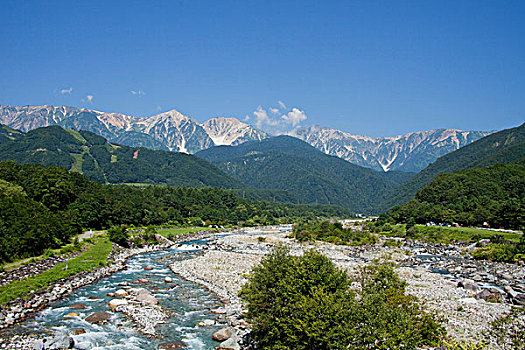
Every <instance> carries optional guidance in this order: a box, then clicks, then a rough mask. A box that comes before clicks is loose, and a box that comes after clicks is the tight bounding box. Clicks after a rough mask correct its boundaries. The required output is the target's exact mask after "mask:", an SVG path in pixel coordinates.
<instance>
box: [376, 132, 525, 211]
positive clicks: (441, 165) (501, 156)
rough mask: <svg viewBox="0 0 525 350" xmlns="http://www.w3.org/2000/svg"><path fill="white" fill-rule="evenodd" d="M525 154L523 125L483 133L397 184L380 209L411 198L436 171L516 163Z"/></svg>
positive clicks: (439, 172)
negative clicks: (402, 182)
mask: <svg viewBox="0 0 525 350" xmlns="http://www.w3.org/2000/svg"><path fill="white" fill-rule="evenodd" d="M524 156H525V124H522V125H521V126H518V127H515V128H512V129H506V130H502V131H499V132H497V133H494V134H491V135H489V136H485V137H484V138H481V139H479V140H477V141H475V142H473V143H471V144H469V145H466V146H464V147H462V148H460V149H458V150H457V151H454V152H451V153H449V154H447V155H444V156H443V157H440V158H438V159H437V160H436V161H435V162H434V163H432V164H430V165H429V166H428V167H426V168H425V169H423V170H422V171H421V172H420V173H419V174H417V175H416V176H414V177H412V178H411V179H409V180H408V181H406V182H405V183H404V184H402V185H401V186H399V188H397V190H395V191H394V194H393V195H392V196H391V197H390V198H388V199H387V200H385V201H384V202H383V203H381V207H380V209H381V210H382V211H386V210H388V209H389V208H392V207H393V206H395V205H402V204H404V203H407V202H408V201H410V200H411V199H412V198H414V196H415V195H416V192H417V191H418V190H419V189H421V188H423V187H424V186H425V185H428V184H429V183H430V182H431V181H432V180H433V179H434V178H435V177H436V176H437V175H438V174H447V173H452V172H454V171H458V170H464V169H472V168H479V167H485V166H489V165H493V164H498V163H503V164H508V163H512V162H516V161H517V160H519V159H520V158H522V157H524Z"/></svg>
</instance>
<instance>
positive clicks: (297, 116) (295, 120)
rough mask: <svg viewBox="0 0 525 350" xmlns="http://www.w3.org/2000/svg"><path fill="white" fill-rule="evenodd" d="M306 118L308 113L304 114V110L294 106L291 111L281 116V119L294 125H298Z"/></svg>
mask: <svg viewBox="0 0 525 350" xmlns="http://www.w3.org/2000/svg"><path fill="white" fill-rule="evenodd" d="M306 118H307V117H306V114H304V111H301V110H300V109H298V108H292V110H291V111H290V112H288V113H287V114H284V115H282V116H281V119H282V120H283V121H284V122H286V123H288V124H291V125H292V126H294V127H295V126H297V125H298V124H299V123H301V122H302V121H305V120H306Z"/></svg>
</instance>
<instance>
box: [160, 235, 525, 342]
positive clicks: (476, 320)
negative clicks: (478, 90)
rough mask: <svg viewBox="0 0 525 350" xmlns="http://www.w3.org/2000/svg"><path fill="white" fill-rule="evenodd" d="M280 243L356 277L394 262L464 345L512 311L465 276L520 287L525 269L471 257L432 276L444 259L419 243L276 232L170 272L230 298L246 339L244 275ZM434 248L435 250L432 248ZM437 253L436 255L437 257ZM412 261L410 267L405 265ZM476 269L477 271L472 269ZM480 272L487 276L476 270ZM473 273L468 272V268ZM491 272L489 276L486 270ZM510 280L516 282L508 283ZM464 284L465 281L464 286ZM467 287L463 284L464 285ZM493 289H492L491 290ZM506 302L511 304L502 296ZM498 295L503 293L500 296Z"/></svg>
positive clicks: (226, 244)
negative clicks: (301, 237)
mask: <svg viewBox="0 0 525 350" xmlns="http://www.w3.org/2000/svg"><path fill="white" fill-rule="evenodd" d="M278 243H284V244H287V245H288V246H289V247H290V249H291V253H292V254H294V255H299V254H302V253H303V252H304V251H305V250H307V249H312V248H315V249H318V250H320V251H321V252H322V253H323V254H325V255H326V256H328V257H329V258H330V259H331V260H332V261H333V262H334V263H335V264H336V265H337V266H339V267H341V268H343V269H345V270H347V271H348V272H349V273H350V274H351V275H355V274H356V273H357V271H358V269H359V268H360V267H362V266H364V265H366V264H369V263H370V262H372V260H374V259H388V260H392V261H394V262H396V264H397V265H398V267H397V268H396V271H397V273H398V274H399V275H400V276H401V277H402V278H403V279H405V280H406V281H407V284H408V285H407V292H408V293H410V294H412V295H414V296H416V297H418V298H419V299H420V300H421V301H422V302H423V303H424V304H425V305H426V306H427V307H428V309H430V310H432V311H434V312H436V313H437V314H439V315H441V316H443V317H444V318H445V320H446V321H445V326H446V328H447V331H448V334H449V335H450V336H451V337H452V338H454V339H457V340H460V341H477V340H479V339H482V337H483V336H484V335H485V334H486V333H487V330H488V328H489V326H490V322H491V321H493V320H495V319H496V318H498V317H500V316H502V315H503V314H505V313H506V312H508V311H509V310H510V305H509V304H508V303H502V302H488V301H486V300H484V299H483V298H481V297H477V296H478V293H479V291H483V290H485V291H487V290H488V291H491V292H494V291H493V289H490V287H489V286H487V285H485V284H484V283H483V282H484V280H483V279H481V280H479V281H477V282H476V281H474V285H475V286H476V287H474V288H472V289H471V288H464V287H462V286H464V285H465V284H466V282H465V281H467V280H468V279H466V278H465V277H468V276H471V275H472V274H476V273H482V274H483V276H497V272H493V273H494V275H492V274H491V273H490V271H500V275H501V274H503V275H504V277H505V278H499V277H495V278H496V279H497V281H494V278H492V281H493V282H499V283H500V284H501V285H502V286H504V285H506V284H510V283H514V285H520V284H521V282H522V280H523V278H525V277H524V276H522V274H523V269H522V268H520V267H519V266H515V265H509V266H506V265H502V264H491V263H489V262H482V263H479V262H477V261H472V260H469V259H464V260H462V261H455V264H454V265H451V264H452V263H451V262H449V263H448V264H449V265H447V266H450V267H451V268H453V269H455V270H454V271H453V273H448V274H440V273H434V272H432V271H433V270H432V267H433V266H441V265H445V263H440V261H441V259H438V258H433V259H434V261H429V260H425V259H422V258H416V257H417V256H419V255H422V254H424V253H427V254H430V251H432V247H434V246H426V245H420V244H413V243H412V244H407V245H406V246H403V247H401V248H396V247H387V246H383V245H382V244H376V245H374V246H359V247H350V246H337V245H331V244H315V245H305V244H299V243H296V242H294V241H293V240H291V239H289V238H286V234H285V233H282V232H279V231H278V230H273V231H258V230H250V229H248V230H244V232H243V233H242V234H234V235H230V236H226V237H221V238H219V239H217V240H216V241H214V243H213V244H212V245H210V248H209V249H208V251H207V252H205V254H203V255H201V256H198V257H196V258H194V259H189V260H184V261H178V262H175V263H173V264H172V265H171V266H170V267H171V269H172V271H174V272H175V273H178V274H180V275H181V276H183V277H184V278H186V279H189V280H191V281H194V282H196V283H200V284H201V285H203V286H205V287H206V288H208V289H210V290H211V291H213V292H215V293H217V294H218V295H220V296H221V298H224V299H226V300H228V302H229V303H228V304H225V310H226V312H228V313H230V314H231V315H232V316H233V317H230V321H231V322H230V326H232V327H233V328H234V329H235V331H236V332H237V334H238V335H239V336H240V337H242V335H243V334H245V333H246V330H245V328H244V327H243V328H241V327H239V324H241V323H244V321H243V319H242V304H241V302H240V300H239V299H238V297H237V294H238V291H239V290H240V288H241V286H242V285H243V284H244V283H245V282H246V281H247V279H246V277H247V276H248V274H249V273H250V271H251V269H252V267H253V266H255V265H257V264H258V263H259V261H260V259H261V257H262V256H263V255H265V254H268V253H269V252H270V250H271V248H272V247H273V246H274V245H275V244H278ZM434 248H435V247H434ZM447 249H448V250H450V253H451V254H452V251H455V252H457V251H460V250H461V247H452V246H447V247H441V253H443V254H445V253H446V252H445V251H446V250H447ZM436 252H437V251H434V253H436ZM408 261H410V262H411V264H410V266H406V265H408V264H407V262H408ZM473 266H475V267H476V268H473ZM477 268H479V269H482V270H483V271H485V272H484V273H483V272H480V271H478V270H477ZM469 269H470V270H469ZM487 271H489V272H487ZM506 278H508V279H510V280H512V282H511V281H510V280H507V279H506ZM460 282H461V283H460ZM462 283H463V284H462ZM492 288H494V286H493V287H492ZM496 289H498V290H500V291H501V296H502V299H501V300H502V301H507V302H508V301H510V299H508V298H506V297H504V295H505V294H506V293H505V292H504V291H502V289H500V288H496ZM498 293H499V292H498Z"/></svg>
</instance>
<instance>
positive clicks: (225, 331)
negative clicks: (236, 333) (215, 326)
mask: <svg viewBox="0 0 525 350" xmlns="http://www.w3.org/2000/svg"><path fill="white" fill-rule="evenodd" d="M232 335H233V334H232V331H231V330H230V329H229V328H222V329H219V330H218V331H217V332H215V333H213V337H212V338H213V340H217V341H225V340H226V339H230V338H231V336H232Z"/></svg>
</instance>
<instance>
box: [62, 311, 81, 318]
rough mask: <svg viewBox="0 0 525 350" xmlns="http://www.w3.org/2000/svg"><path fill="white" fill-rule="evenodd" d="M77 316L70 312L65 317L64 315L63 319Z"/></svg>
mask: <svg viewBox="0 0 525 350" xmlns="http://www.w3.org/2000/svg"><path fill="white" fill-rule="evenodd" d="M77 316H78V314H77V313H76V312H70V313H68V314H67V315H65V316H64V317H65V318H70V317H77Z"/></svg>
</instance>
